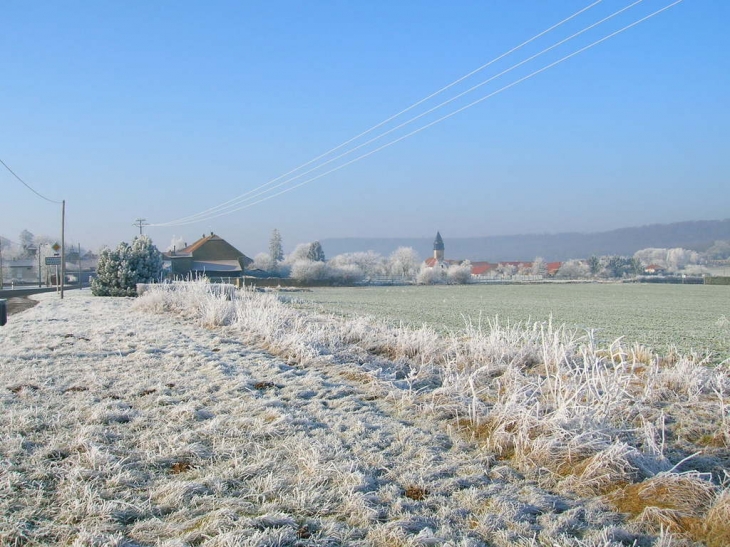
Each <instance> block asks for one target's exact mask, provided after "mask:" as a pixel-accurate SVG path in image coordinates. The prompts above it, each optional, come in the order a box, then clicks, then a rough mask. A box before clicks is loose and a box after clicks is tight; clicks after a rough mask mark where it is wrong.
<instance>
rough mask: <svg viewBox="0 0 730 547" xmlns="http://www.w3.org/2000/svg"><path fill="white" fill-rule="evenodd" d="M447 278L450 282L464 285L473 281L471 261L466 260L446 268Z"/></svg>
mask: <svg viewBox="0 0 730 547" xmlns="http://www.w3.org/2000/svg"><path fill="white" fill-rule="evenodd" d="M446 278H447V279H448V281H449V283H453V284H455V285H464V284H466V283H471V262H469V261H468V260H465V261H464V262H462V263H461V264H452V265H451V266H449V269H448V270H446Z"/></svg>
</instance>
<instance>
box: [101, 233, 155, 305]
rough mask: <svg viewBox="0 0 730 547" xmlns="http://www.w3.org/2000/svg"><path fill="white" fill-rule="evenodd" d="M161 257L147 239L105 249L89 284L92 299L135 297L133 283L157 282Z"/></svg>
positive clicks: (145, 237)
mask: <svg viewBox="0 0 730 547" xmlns="http://www.w3.org/2000/svg"><path fill="white" fill-rule="evenodd" d="M161 273H162V254H161V253H160V251H159V250H157V247H155V246H154V245H153V244H152V240H151V239H150V238H149V237H147V236H140V237H136V238H134V240H133V241H132V244H131V245H129V244H127V243H126V242H124V241H123V242H121V243H120V244H119V245H117V248H116V249H109V248H106V249H104V250H103V251H102V252H101V255H100V256H99V264H98V266H97V270H96V278H95V279H94V280H92V282H91V292H92V294H94V296H137V283H152V282H154V281H157V280H159V279H160V275H161Z"/></svg>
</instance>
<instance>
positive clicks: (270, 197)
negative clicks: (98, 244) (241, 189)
mask: <svg viewBox="0 0 730 547" xmlns="http://www.w3.org/2000/svg"><path fill="white" fill-rule="evenodd" d="M683 1H684V0H676V1H675V2H672V3H671V4H668V5H667V6H665V7H663V8H661V9H659V10H657V11H655V12H653V13H650V14H649V15H647V16H645V17H642V18H641V19H638V20H637V21H634V22H633V23H631V24H629V25H626V26H625V27H622V28H620V29H619V30H617V31H615V32H612V33H611V34H608V35H607V36H604V37H603V38H601V39H599V40H596V41H595V42H592V43H590V44H588V45H587V46H585V47H582V48H580V49H578V50H577V51H574V52H573V53H571V54H569V55H566V56H565V57H562V58H560V59H558V60H557V61H554V62H552V63H550V64H548V65H546V66H544V67H542V68H540V69H538V70H536V71H534V72H531V73H530V74H528V75H527V76H523V77H522V78H519V79H518V80H515V81H514V82H512V83H510V84H508V85H506V86H504V87H502V88H500V89H498V90H496V91H493V92H492V93H489V94H488V95H485V96H483V97H481V98H479V99H477V100H476V101H473V102H471V103H469V104H467V105H465V106H463V107H461V108H459V109H457V110H454V111H453V112H451V113H449V114H447V115H445V116H442V117H441V118H438V119H436V120H434V121H432V122H430V123H428V124H426V125H424V126H422V127H420V128H418V129H415V130H414V131H411V132H410V133H407V134H406V135H403V136H401V137H398V138H397V139H394V140H392V141H390V142H388V143H386V144H384V145H382V146H380V147H378V148H375V149H373V150H371V151H369V152H367V153H365V154H362V155H360V156H358V157H356V158H354V159H352V160H350V161H348V162H346V163H343V164H342V165H338V166H337V167H335V168H333V169H330V170H329V171H325V172H324V173H320V174H319V175H317V176H315V177H312V178H310V179H307V180H305V181H302V182H300V183H298V184H295V185H294V186H290V187H288V188H284V189H283V190H281V191H280V192H277V193H275V194H271V195H269V196H266V197H263V198H261V199H260V200H258V201H254V202H252V203H247V204H245V205H242V206H240V207H237V208H235V209H233V210H230V211H226V212H223V213H219V214H216V215H213V216H208V217H206V219H205V220H210V219H213V218H218V217H221V216H225V215H227V214H230V213H234V212H236V211H241V210H243V209H248V208H249V207H253V206H254V205H258V204H259V203H262V202H264V201H267V200H269V199H272V198H275V197H277V196H280V195H282V194H285V193H287V192H290V191H291V190H294V189H296V188H299V187H300V186H304V185H305V184H309V183H310V182H313V181H315V180H317V179H320V178H322V177H324V176H326V175H329V174H330V173H334V172H335V171H339V170H340V169H342V168H344V167H347V166H348V165H351V164H353V163H355V162H357V161H360V160H362V159H364V158H366V157H368V156H371V155H373V154H375V153H376V152H379V151H381V150H383V149H385V148H388V147H389V146H392V145H394V144H396V143H398V142H400V141H402V140H405V139H407V138H409V137H411V136H413V135H415V134H417V133H420V132H421V131H424V130H425V129H428V128H429V127H432V126H434V125H436V124H438V123H441V122H442V121H444V120H447V119H448V118H451V117H452V116H455V115H456V114H459V113H460V112H463V111H464V110H467V109H469V108H471V107H473V106H476V105H477V104H479V103H481V102H483V101H485V100H487V99H489V98H491V97H494V96H495V95H498V94H499V93H502V92H503V91H506V90H507V89H510V88H512V87H514V86H516V85H517V84H520V83H522V82H524V81H525V80H529V79H530V78H532V77H534V76H537V75H538V74H540V73H542V72H545V71H546V70H548V69H550V68H553V67H555V66H557V65H559V64H561V63H563V62H565V61H567V60H568V59H571V58H572V57H575V56H576V55H578V54H580V53H583V52H585V51H587V50H589V49H591V48H593V47H595V46H597V45H598V44H601V43H603V42H605V41H606V40H609V39H610V38H613V37H614V36H617V35H618V34H621V33H622V32H625V31H627V30H629V29H630V28H633V27H635V26H636V25H638V24H640V23H643V22H644V21H647V20H649V19H651V18H652V17H655V16H657V15H659V14H660V13H662V12H664V11H667V10H668V9H670V8H672V7H674V6H676V5H677V4H680V3H681V2H683ZM196 222H199V221H198V220H192V221H189V222H181V223H179V224H177V225H178V226H182V225H186V224H194V223H196Z"/></svg>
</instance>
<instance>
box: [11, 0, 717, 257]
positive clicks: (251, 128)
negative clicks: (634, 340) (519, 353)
mask: <svg viewBox="0 0 730 547" xmlns="http://www.w3.org/2000/svg"><path fill="white" fill-rule="evenodd" d="M632 2H633V0H603V1H600V2H598V3H597V5H595V6H594V7H592V8H591V9H589V10H587V11H585V12H584V13H582V14H580V15H578V16H576V17H575V18H574V19H572V20H570V21H568V22H567V23H565V24H563V25H562V26H560V27H559V28H557V29H555V30H554V31H552V32H550V33H548V34H546V35H544V36H542V37H540V38H538V39H536V40H535V41H533V42H532V43H530V44H528V45H526V46H524V47H523V48H521V49H519V50H518V51H516V52H514V53H512V54H510V55H509V56H507V57H505V58H503V59H500V60H498V61H496V62H495V63H493V64H492V65H490V66H488V67H486V68H484V69H483V70H481V71H479V72H478V73H476V74H474V75H473V76H471V77H469V78H467V79H466V80H464V81H462V82H460V83H458V84H456V85H454V86H453V87H452V88H450V89H449V90H447V91H445V92H443V93H442V94H441V95H439V96H438V97H435V98H433V99H431V100H429V101H427V102H426V103H424V104H422V105H419V106H417V107H415V108H414V109H413V110H411V111H409V112H408V113H407V114H405V115H403V116H402V117H399V118H398V119H397V121H393V122H389V123H388V124H386V125H384V126H383V127H382V128H380V129H378V130H376V131H373V132H372V133H370V134H368V136H367V137H365V138H361V139H360V140H358V141H355V142H354V143H353V144H351V145H348V146H349V147H353V146H356V145H358V144H360V143H362V142H364V141H366V140H368V139H369V138H372V137H375V136H377V135H378V134H379V133H381V132H383V131H385V130H389V129H391V128H393V127H395V126H396V125H397V124H398V123H401V122H404V121H406V120H408V119H409V118H411V117H413V116H414V115H418V114H420V113H423V112H425V111H426V110H428V109H429V108H431V107H434V106H436V105H438V104H439V103H440V102H442V101H445V100H448V99H450V98H452V97H454V96H455V95H457V94H458V93H461V92H463V91H465V90H467V89H469V88H470V87H472V86H474V85H476V84H479V83H480V82H484V81H485V80H487V79H489V78H492V77H494V76H496V75H498V74H499V73H501V72H502V71H505V70H506V69H509V68H510V67H513V66H514V65H515V64H516V63H519V62H521V61H523V60H525V59H527V58H528V57H530V56H531V55H534V54H536V53H538V52H540V51H542V50H543V49H545V48H547V47H549V46H552V45H553V44H555V43H556V42H558V41H560V40H562V39H564V38H566V37H568V36H570V35H572V34H573V33H575V32H578V31H579V30H581V29H584V28H585V27H587V26H589V25H591V24H593V23H595V22H597V21H598V20H600V19H602V18H604V17H606V16H608V15H610V14H612V13H614V12H616V11H617V10H619V9H621V8H624V7H626V6H628V5H630V4H631V3H632ZM671 2H672V0H643V1H642V2H639V3H638V5H636V6H634V7H633V8H631V9H629V10H627V11H625V12H623V13H621V14H619V15H617V16H616V17H614V18H613V19H611V20H609V21H607V22H606V23H604V24H601V25H600V26H598V27H596V28H593V29H590V30H588V31H587V32H585V33H584V34H582V35H580V36H578V37H576V38H575V39H573V40H571V41H569V42H567V43H565V44H562V45H560V46H557V47H556V48H555V49H553V50H552V51H549V52H547V53H545V54H544V55H542V56H540V57H538V58H536V59H533V60H532V61H529V62H526V63H525V64H523V65H522V66H519V67H516V68H514V69H512V70H511V71H510V72H508V73H507V74H504V75H502V76H500V77H498V78H495V79H494V80H493V81H491V82H489V83H487V84H485V85H483V86H481V87H479V88H478V89H476V90H474V91H472V92H471V93H468V94H467V95H465V96H464V97H461V98H459V99H456V100H454V101H453V102H452V103H450V104H449V105H446V106H444V107H443V108H441V109H439V110H437V111H434V112H433V113H430V114H426V115H424V116H423V117H422V118H420V119H419V120H416V121H415V122H413V123H412V124H411V125H408V126H407V127H404V128H401V129H396V130H395V131H393V133H391V134H389V135H386V136H384V137H383V138H381V139H380V140H378V141H376V142H374V143H371V144H369V145H366V146H364V147H363V148H361V149H359V150H356V151H354V152H353V153H352V154H350V155H348V156H346V157H343V158H340V159H338V160H335V161H333V162H332V163H330V164H328V165H327V166H324V167H321V168H320V169H319V170H317V171H313V172H312V173H310V174H308V175H305V176H303V177H301V178H299V179H296V180H294V181H291V182H287V181H288V180H289V179H290V178H291V177H292V176H293V175H296V174H299V173H301V172H302V171H306V170H308V169H312V168H314V167H317V163H316V162H315V163H312V164H310V165H308V166H307V167H306V168H304V169H302V170H300V171H296V172H294V174H293V175H289V176H287V177H284V178H282V179H278V180H276V181H275V182H274V183H272V184H270V186H268V187H267V188H271V187H272V186H274V185H277V184H280V183H285V184H283V185H282V186H280V187H278V188H276V189H274V190H272V192H271V193H276V192H279V191H281V190H286V189H287V188H291V186H293V185H295V184H298V183H301V182H306V181H308V180H309V179H311V178H312V177H314V176H316V175H318V174H320V173H323V172H325V171H328V170H330V169H332V168H336V167H339V166H342V165H343V164H344V163H345V162H347V161H349V160H351V159H355V158H357V157H359V156H361V155H362V154H366V153H368V152H370V151H373V150H374V149H376V148H377V147H379V146H381V145H383V144H387V143H389V142H391V141H393V140H394V139H397V138H399V137H401V136H404V135H406V134H407V133H409V132H410V131H413V130H415V129H418V128H419V127H422V126H424V125H426V124H427V123H430V122H432V121H435V120H437V119H438V118H440V117H441V116H444V115H447V114H449V113H451V112H454V111H455V110H457V109H459V108H461V107H463V106H465V105H467V104H469V103H471V102H473V101H475V100H477V99H479V98H481V97H484V96H486V95H489V94H491V93H493V92H495V91H498V90H499V89H500V88H503V87H505V86H508V85H510V84H512V83H513V82H516V81H518V80H520V79H521V78H523V77H525V76H528V75H529V74H531V73H532V72H534V71H536V70H539V69H541V68H542V67H545V66H546V65H549V64H550V63H553V62H555V61H557V60H559V59H561V58H562V57H565V56H567V55H569V54H571V53H573V52H574V51H577V50H579V49H580V48H582V47H584V46H587V45H589V44H591V43H592V42H594V41H596V40H598V39H600V38H602V37H604V36H606V35H609V34H611V33H612V32H614V31H616V30H618V29H620V28H622V27H624V26H626V25H629V24H630V23H633V22H634V21H636V20H638V19H641V18H642V17H644V16H647V15H649V14H651V13H652V12H654V11H656V10H658V9H660V8H662V7H664V6H666V5H668V4H670V3H671ZM591 3H592V1H591V0H561V1H556V2H552V1H551V2H547V1H544V0H510V1H506V0H503V1H497V0H492V1H485V0H463V1H455V2H443V1H440V0H419V1H416V0H399V1H397V2H393V1H392V0H371V1H368V2H355V1H343V0H340V1H333V0H321V1H314V2H295V1H293V0H292V1H285V0H272V1H267V2H252V1H247V2H240V1H230V2H228V1H211V2H192V1H184V0H182V1H180V0H178V1H157V2H143V1H137V0H132V1H129V2H91V1H65V0H62V1H54V2H51V1H43V0H40V1H37V2H23V1H21V0H9V1H7V2H4V4H3V8H2V12H3V14H2V22H3V31H2V33H0V159H1V160H3V161H4V162H5V163H6V164H7V165H8V166H9V167H10V168H11V169H12V170H13V171H14V172H15V173H16V174H17V175H18V176H19V177H20V178H22V179H23V180H24V181H25V182H26V183H27V184H29V185H30V186H32V187H33V188H34V189H35V190H36V191H37V192H39V193H40V194H42V195H43V196H45V197H47V198H49V199H51V200H53V201H59V200H66V220H67V225H66V237H67V240H69V241H72V242H74V243H80V244H81V245H82V246H83V247H85V248H88V249H97V248H99V247H100V246H102V245H110V246H115V245H116V244H117V243H119V242H120V241H130V240H131V239H132V238H133V237H134V236H135V235H136V234H138V233H139V232H138V229H137V228H136V227H135V226H134V225H133V224H134V222H135V219H137V218H144V219H146V220H147V222H149V223H150V224H152V226H149V227H146V228H145V233H147V234H149V235H150V236H151V237H152V239H153V241H154V242H155V243H156V244H157V245H158V247H160V248H167V246H168V245H169V244H170V242H171V240H172V238H173V237H182V238H183V239H184V240H185V241H186V242H188V243H192V242H193V241H195V240H196V239H197V238H199V237H200V236H201V235H203V234H207V233H210V232H211V231H212V232H215V233H216V234H218V235H220V236H222V237H224V238H225V239H227V240H228V241H230V242H231V243H233V244H234V245H235V246H236V247H238V248H239V249H240V250H241V251H243V252H244V253H246V254H247V255H249V256H254V255H255V254H257V253H258V252H261V251H265V250H266V249H267V246H268V240H269V236H270V234H271V231H272V230H273V229H274V228H277V229H278V230H279V231H280V232H281V234H282V238H283V242H284V249H285V251H287V252H288V251H290V250H291V249H293V247H294V246H295V245H296V244H298V243H302V242H308V241H313V240H321V239H326V238H330V237H357V236H362V237H433V235H434V234H435V233H436V230H440V231H441V234H442V235H443V236H444V238H448V237H449V236H451V237H469V236H489V235H508V234H524V233H559V232H567V231H579V232H595V231H602V230H608V229H614V228H620V227H626V226H638V225H644V224H654V223H669V222H675V221H683V220H711V219H717V220H719V219H724V218H728V217H729V216H730V214H729V213H728V211H730V191H728V188H729V187H730V184H729V182H730V180H729V179H730V176H729V173H730V153H729V151H728V148H729V146H728V143H729V139H728V127H730V101H728V97H730V56H728V55H727V52H728V51H730V32H728V29H727V21H729V20H730V2H726V1H725V0H684V1H683V2H681V3H680V4H678V5H677V6H674V7H672V8H670V9H669V10H667V11H665V12H663V13H661V14H659V15H657V16H655V17H653V18H651V19H649V20H647V21H645V22H643V23H640V24H638V25H637V26H635V27H633V28H630V29H628V30H626V31H625V32H623V33H621V34H618V35H616V36H614V37H612V38H610V39H608V40H606V41H605V42H603V43H600V44H598V45H596V46H595V47H592V48H591V49H588V50H586V51H584V52H582V53H580V54H578V55H576V56H574V57H572V58H570V59H568V60H566V61H564V62H561V63H560V64H557V65H555V66H553V67H552V68H549V69H547V70H545V71H544V72H541V73H539V74H536V75H535V76H534V77H530V78H528V79H526V80H524V81H521V82H519V83H515V85H513V86H512V87H509V88H508V89H505V90H504V91H502V92H499V93H497V94H495V95H493V96H492V97H490V98H488V99H486V100H484V101H482V102H480V103H479V104H476V105H474V106H473V107H470V108H468V109H465V110H464V111H462V112H459V113H457V114H455V115H453V116H452V117H450V118H448V119H445V120H443V121H442V122H440V123H437V124H435V125H433V126H431V127H428V128H426V129H424V130H423V131H421V132H418V133H417V134H413V135H411V136H410V137H408V138H404V139H403V140H402V141H400V142H395V143H394V144H392V145H390V146H388V147H386V148H384V149H382V150H380V151H377V152H373V153H372V154H371V155H368V156H367V157H363V158H362V159H360V160H358V161H356V162H354V163H352V164H349V165H345V166H343V167H342V168H341V169H339V170H337V171H335V172H332V173H329V174H326V175H324V176H322V177H321V178H318V179H316V180H312V181H310V182H307V183H306V184H304V185H302V186H300V187H298V188H294V189H291V190H290V191H286V192H285V193H283V194H281V195H278V196H274V197H271V198H270V199H267V200H265V201H262V202H260V203H255V202H256V201H258V200H260V199H261V198H257V199H254V200H250V201H248V202H243V203H242V204H241V205H247V207H245V208H243V209H240V210H237V211H234V212H232V213H230V214H227V215H223V216H218V217H217V218H207V217H203V220H202V221H200V220H198V221H197V222H195V223H191V224H184V225H179V224H178V225H170V224H169V223H170V222H171V221H176V220H178V219H181V218H184V217H189V216H191V215H195V214H198V213H201V212H203V211H206V210H208V209H210V208H213V207H216V206H218V205H220V204H222V203H224V202H226V201H228V200H231V199H234V198H236V197H238V196H241V195H244V194H246V193H247V192H251V191H252V190H255V189H256V188H259V187H260V186H261V185H264V184H266V183H269V181H272V180H274V179H277V177H279V176H281V175H284V174H286V173H289V172H291V171H292V170H294V169H296V168H297V167H299V166H301V165H303V164H305V163H307V162H309V161H310V160H313V159H314V158H317V157H318V156H320V155H321V154H323V153H325V152H327V151H329V150H331V149H332V148H334V147H336V146H338V145H340V144H342V143H344V142H346V141H348V140H349V139H351V138H352V137H355V136H356V135H358V134H360V133H361V132H363V131H365V130H367V129H369V128H371V127H373V126H374V125H376V124H378V123H380V122H382V121H384V120H386V119H388V118H389V117H391V116H393V115H394V114H396V113H399V112H401V111H402V110H403V109H405V108H406V107H409V106H410V105H413V104H414V103H416V102H417V101H419V100H421V99H423V98H425V97H427V96H429V95H431V94H432V93H434V92H435V91H437V90H439V89H441V88H443V87H444V86H446V85H447V84H450V83H451V82H454V81H455V80H457V79H459V78H461V77H462V76H465V75H466V74H468V73H470V72H472V71H474V70H475V69H477V68H479V67H481V66H483V65H484V64H486V63H488V62H489V61H492V60H493V59H495V58H496V57H498V56H500V55H501V54H503V53H505V52H507V51H509V50H510V49H512V48H513V47H515V46H517V45H519V44H521V43H522V42H524V41H526V40H528V39H530V38H532V37H534V36H535V35H537V34H538V33H540V32H542V31H544V30H546V29H547V28H549V27H551V26H552V25H554V24H556V23H558V22H560V21H562V20H564V19H566V18H567V17H569V16H570V15H572V14H574V13H575V12H577V11H578V10H580V9H582V8H585V7H587V6H588V5H590V4H591ZM346 151H348V148H347V147H343V148H341V149H339V150H338V151H337V153H338V154H339V153H343V152H346ZM334 155H336V154H334ZM330 157H332V156H327V157H326V158H324V160H327V159H329V158H330ZM324 160H320V161H324ZM250 195H251V194H249V197H250ZM269 195H270V194H269ZM261 197H266V195H263V196H261ZM210 216H211V215H208V217H210ZM197 218H198V219H199V218H200V217H197ZM154 224H160V226H154ZM165 224H167V225H165ZM60 226H61V207H60V205H59V204H56V203H50V202H48V201H46V200H44V199H41V198H40V197H38V196H37V195H36V194H34V193H33V192H31V191H30V190H29V189H28V188H26V187H25V186H24V185H22V184H21V183H20V182H19V181H18V180H17V179H16V178H15V177H13V175H11V174H10V173H9V172H8V171H7V170H5V169H4V168H3V167H2V166H0V235H2V236H4V237H7V238H9V239H11V240H14V241H17V240H18V234H19V233H20V232H21V231H22V230H23V229H28V230H30V231H31V232H33V233H34V234H36V235H50V236H54V235H58V237H59V238H60ZM325 252H326V249H325Z"/></svg>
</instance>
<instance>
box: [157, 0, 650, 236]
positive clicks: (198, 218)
mask: <svg viewBox="0 0 730 547" xmlns="http://www.w3.org/2000/svg"><path fill="white" fill-rule="evenodd" d="M643 1H644V0H636V1H635V2H633V3H632V4H630V5H628V6H626V7H624V8H622V9H620V10H618V11H615V12H614V13H612V14H611V15H609V16H607V17H604V18H603V19H601V20H600V21H597V22H595V23H593V24H591V25H589V26H587V27H585V28H583V29H582V30H579V31H578V32H576V33H575V34H572V35H571V36H568V37H567V38H564V39H563V40H560V41H559V42H556V43H555V44H553V45H552V46H549V47H547V48H545V49H543V50H542V51H540V52H538V53H536V54H534V55H532V56H530V57H528V58H527V59H524V60H523V61H520V62H519V63H517V64H514V65H512V66H511V67H509V68H507V69H505V70H503V71H502V72H500V73H498V74H496V75H494V76H492V77H491V78H488V79H487V80H484V81H483V82H480V83H478V84H476V85H475V86H472V87H470V88H469V89H467V90H466V91H463V92H461V93H459V94H458V95H455V96H454V97H452V98H450V99H447V100H446V101H444V102H442V103H440V104H438V105H436V106H434V107H432V108H430V109H428V110H426V111H425V112H422V113H420V114H418V115H417V116H414V117H413V118H410V119H409V120H407V121H405V122H403V123H401V124H399V125H397V126H395V127H393V128H391V129H389V130H388V131H385V132H384V133H381V134H379V135H377V136H376V137H373V138H372V139H370V140H367V141H365V142H364V143H362V144H359V145H358V146H355V147H354V148H350V149H349V150H347V151H346V152H343V153H342V154H339V155H337V156H334V157H333V158H330V159H329V160H327V161H325V162H323V163H320V164H319V165H317V166H316V167H313V168H311V169H309V170H307V171H304V172H302V173H299V174H298V175H295V176H293V177H291V178H289V179H286V180H284V181H282V182H280V183H279V184H275V185H274V186H271V187H270V188H268V189H266V190H264V189H263V188H264V186H265V185H264V186H259V188H256V189H254V190H250V191H249V192H247V193H246V194H244V195H241V196H238V197H237V198H234V199H233V200H230V201H229V202H227V203H228V205H227V206H223V205H219V206H218V212H224V211H226V210H228V209H231V211H230V212H232V211H233V210H238V209H237V207H238V206H239V205H241V204H242V203H245V202H246V201H250V200H253V199H256V198H257V197H259V196H262V195H265V194H267V193H269V192H271V191H272V190H274V189H276V188H280V187H282V186H284V185H286V184H289V183H290V182H293V181H295V180H297V179H299V178H301V177H304V176H306V175H308V174H310V173H313V172H314V171H317V170H319V169H321V168H322V167H324V166H325V165H329V164H330V163H332V162H335V161H337V160H339V159H341V158H343V157H345V156H349V155H350V154H352V153H353V152H355V151H357V150H359V149H361V148H364V147H365V146H367V145H369V144H372V143H374V142H375V141H377V140H380V139H382V138H383V137H385V136H387V135H389V134H391V133H394V132H395V131H397V130H399V129H402V128H403V127H405V126H407V125H410V124H411V123H413V122H415V121H416V120H419V119H420V118H423V117H424V116H427V115H428V114H431V113H432V112H435V111H436V110H439V109H440V108H443V107H444V106H446V105H448V104H450V103H452V102H454V101H455V100H457V99H460V98H461V97H463V96H464V95H467V94H469V93H471V92H472V91H474V90H476V89H478V88H480V87H482V86H484V85H486V84H488V83H490V82H492V81H494V80H496V79H497V78H500V77H501V76H504V75H505V74H507V73H509V72H512V71H513V70H515V69H516V68H518V67H520V66H522V65H524V64H526V63H528V62H530V61H533V60H535V59H536V58H538V57H540V56H542V55H544V54H545V53H547V52H549V51H552V50H553V49H555V48H556V47H559V46H561V45H563V44H565V43H566V42H569V41H570V40H572V39H574V38H576V37H578V36H580V35H581V34H584V33H585V32H588V31H589V30H591V29H593V28H595V27H597V26H598V25H601V24H603V23H605V22H606V21H608V20H610V19H613V18H614V17H616V16H617V15H619V14H621V13H623V12H625V11H626V10H628V9H630V8H632V7H634V6H636V5H637V4H640V3H641V2H643ZM268 184H271V182H269V183H267V185H268ZM257 191H258V192H257ZM254 192H256V193H254ZM244 198H245V199H244ZM236 202H237V203H236ZM210 214H214V213H213V212H211V213H210ZM217 216H220V215H216V216H214V217H209V216H208V215H202V214H200V213H199V214H198V215H193V217H194V218H195V220H196V222H202V221H204V220H206V219H207V218H217ZM190 220H193V219H192V218H191V219H190ZM186 223H187V222H186ZM166 225H171V224H166Z"/></svg>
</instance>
